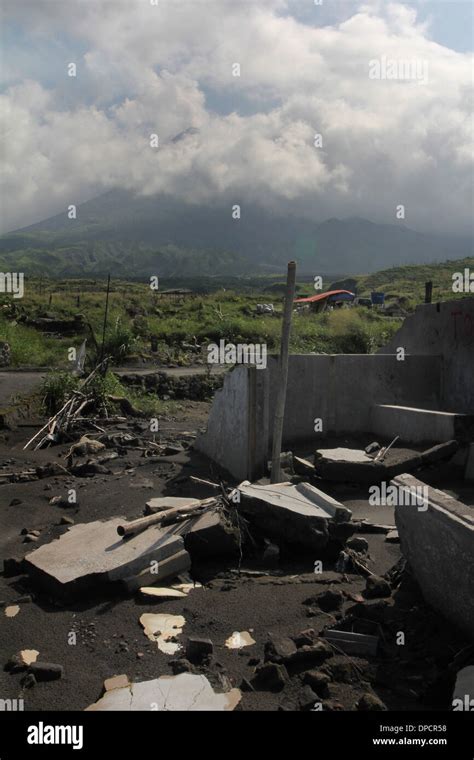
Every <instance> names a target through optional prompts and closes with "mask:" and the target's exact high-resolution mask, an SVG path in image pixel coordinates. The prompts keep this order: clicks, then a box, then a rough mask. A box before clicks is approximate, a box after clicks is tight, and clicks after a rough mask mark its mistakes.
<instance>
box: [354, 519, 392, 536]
mask: <svg viewBox="0 0 474 760" xmlns="http://www.w3.org/2000/svg"><path fill="white" fill-rule="evenodd" d="M357 530H358V531H359V532H360V533H389V532H390V531H391V530H395V525H381V524H379V523H373V522H370V520H367V519H366V518H364V519H362V520H360V522H359V523H358V524H357Z"/></svg>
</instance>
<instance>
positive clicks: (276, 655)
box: [264, 637, 297, 662]
mask: <svg viewBox="0 0 474 760" xmlns="http://www.w3.org/2000/svg"><path fill="white" fill-rule="evenodd" d="M296 650H297V647H296V644H295V643H294V641H292V640H291V639H288V638H283V637H272V638H271V640H270V641H267V643H266V644H265V648H264V651H265V660H267V661H271V662H286V661H288V660H289V659H291V657H292V656H293V655H294V654H295V652H296Z"/></svg>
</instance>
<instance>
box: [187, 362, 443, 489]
mask: <svg viewBox="0 0 474 760" xmlns="http://www.w3.org/2000/svg"><path fill="white" fill-rule="evenodd" d="M440 362H441V359H440V357H437V356H408V357H406V359H405V361H403V362H402V361H397V359H396V357H395V356H393V355H390V356H382V355H376V354H336V355H316V354H294V355H292V356H290V360H289V369H288V391H287V397H286V408H285V421H284V429H283V444H284V446H285V447H289V446H291V445H292V444H293V443H297V442H300V441H301V442H302V441H312V442H313V443H317V441H318V440H320V439H321V438H322V437H323V436H324V435H326V434H328V433H336V434H338V433H346V432H354V431H370V430H371V409H372V406H373V404H376V403H379V404H408V403H409V404H414V405H416V404H419V405H424V407H425V408H426V406H431V407H432V408H437V406H438V405H439V398H440V392H441V388H440V366H441V365H440ZM277 380H278V363H277V359H276V357H269V360H268V366H267V368H266V369H261V370H260V369H255V368H253V367H245V366H240V367H236V368H235V369H234V370H232V372H230V373H229V374H228V375H227V376H226V379H225V381H224V387H223V388H222V389H221V390H220V391H218V392H217V393H216V396H215V399H214V402H213V405H212V407H211V412H210V415H209V422H208V426H207V431H206V433H204V434H203V435H201V436H199V437H198V439H197V441H196V448H197V449H198V451H201V452H202V453H204V454H206V455H207V456H208V457H209V458H210V459H212V460H213V461H215V462H217V463H218V464H220V465H221V467H223V468H224V469H226V470H228V471H229V472H230V473H231V474H232V475H233V476H234V477H235V478H239V479H242V480H243V479H246V478H248V479H250V480H252V479H253V478H254V477H258V476H259V475H261V474H262V473H263V469H264V466H265V464H266V462H267V460H268V458H269V453H270V450H271V438H272V421H273V416H274V410H275V403H276V393H277ZM316 418H321V420H322V423H323V430H322V433H315V432H314V421H315V419H316Z"/></svg>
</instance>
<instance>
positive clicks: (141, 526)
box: [117, 498, 217, 538]
mask: <svg viewBox="0 0 474 760" xmlns="http://www.w3.org/2000/svg"><path fill="white" fill-rule="evenodd" d="M215 505H217V500H216V499H213V498H210V499H202V500H201V501H199V502H198V503H197V504H187V505H186V504H184V505H183V506H181V507H172V508H171V509H165V510H164V511H163V512H156V513H155V514H153V515H148V516H147V517H139V518H138V520H132V521H131V522H129V523H126V524H125V525H118V526H117V533H118V534H119V536H122V538H124V537H125V536H131V535H134V534H136V533H140V532H141V531H142V530H146V529H147V528H148V527H149V526H150V525H158V524H159V523H167V524H169V519H170V518H171V517H174V516H179V515H184V514H188V513H192V512H195V511H196V510H202V509H203V508H206V507H211V506H215Z"/></svg>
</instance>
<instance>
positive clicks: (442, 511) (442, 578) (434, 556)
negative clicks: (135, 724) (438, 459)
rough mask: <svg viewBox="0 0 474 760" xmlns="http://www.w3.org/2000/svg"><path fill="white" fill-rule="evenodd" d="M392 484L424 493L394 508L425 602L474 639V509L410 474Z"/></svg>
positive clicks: (392, 481)
mask: <svg viewBox="0 0 474 760" xmlns="http://www.w3.org/2000/svg"><path fill="white" fill-rule="evenodd" d="M390 483H391V485H394V486H396V487H397V488H398V489H402V490H403V491H404V492H405V493H410V492H411V493H414V492H415V490H417V489H418V490H417V492H418V494H423V497H422V498H421V499H420V496H418V499H417V504H413V505H409V499H404V498H400V499H399V502H400V503H399V504H397V505H396V506H395V522H396V525H397V529H398V533H399V536H400V545H401V550H402V553H403V554H404V556H405V557H406V559H407V560H408V562H409V564H410V566H411V568H412V570H413V572H414V575H415V578H416V580H417V582H418V584H419V586H420V588H421V590H422V592H423V595H424V597H425V599H426V601H427V602H428V603H429V604H430V605H431V606H432V607H433V608H434V609H437V610H439V612H441V613H442V614H443V615H444V616H445V617H446V618H447V619H448V620H450V621H451V622H452V623H454V624H455V625H456V626H457V627H458V628H459V629H460V630H462V631H464V632H465V633H466V634H467V635H468V636H469V637H470V638H471V639H472V640H473V641H474V594H473V589H474V508H473V507H469V506H467V505H465V504H463V503H462V502H460V501H457V500H456V499H454V498H453V497H451V496H449V495H448V494H446V493H444V492H443V491H439V490H437V489H436V488H431V487H430V486H427V485H426V484H425V483H422V482H421V481H420V480H417V479H416V478H414V477H412V476H411V475H398V476H397V477H396V478H393V480H391V481H390ZM423 489H426V490H423ZM420 502H421V503H420Z"/></svg>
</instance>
